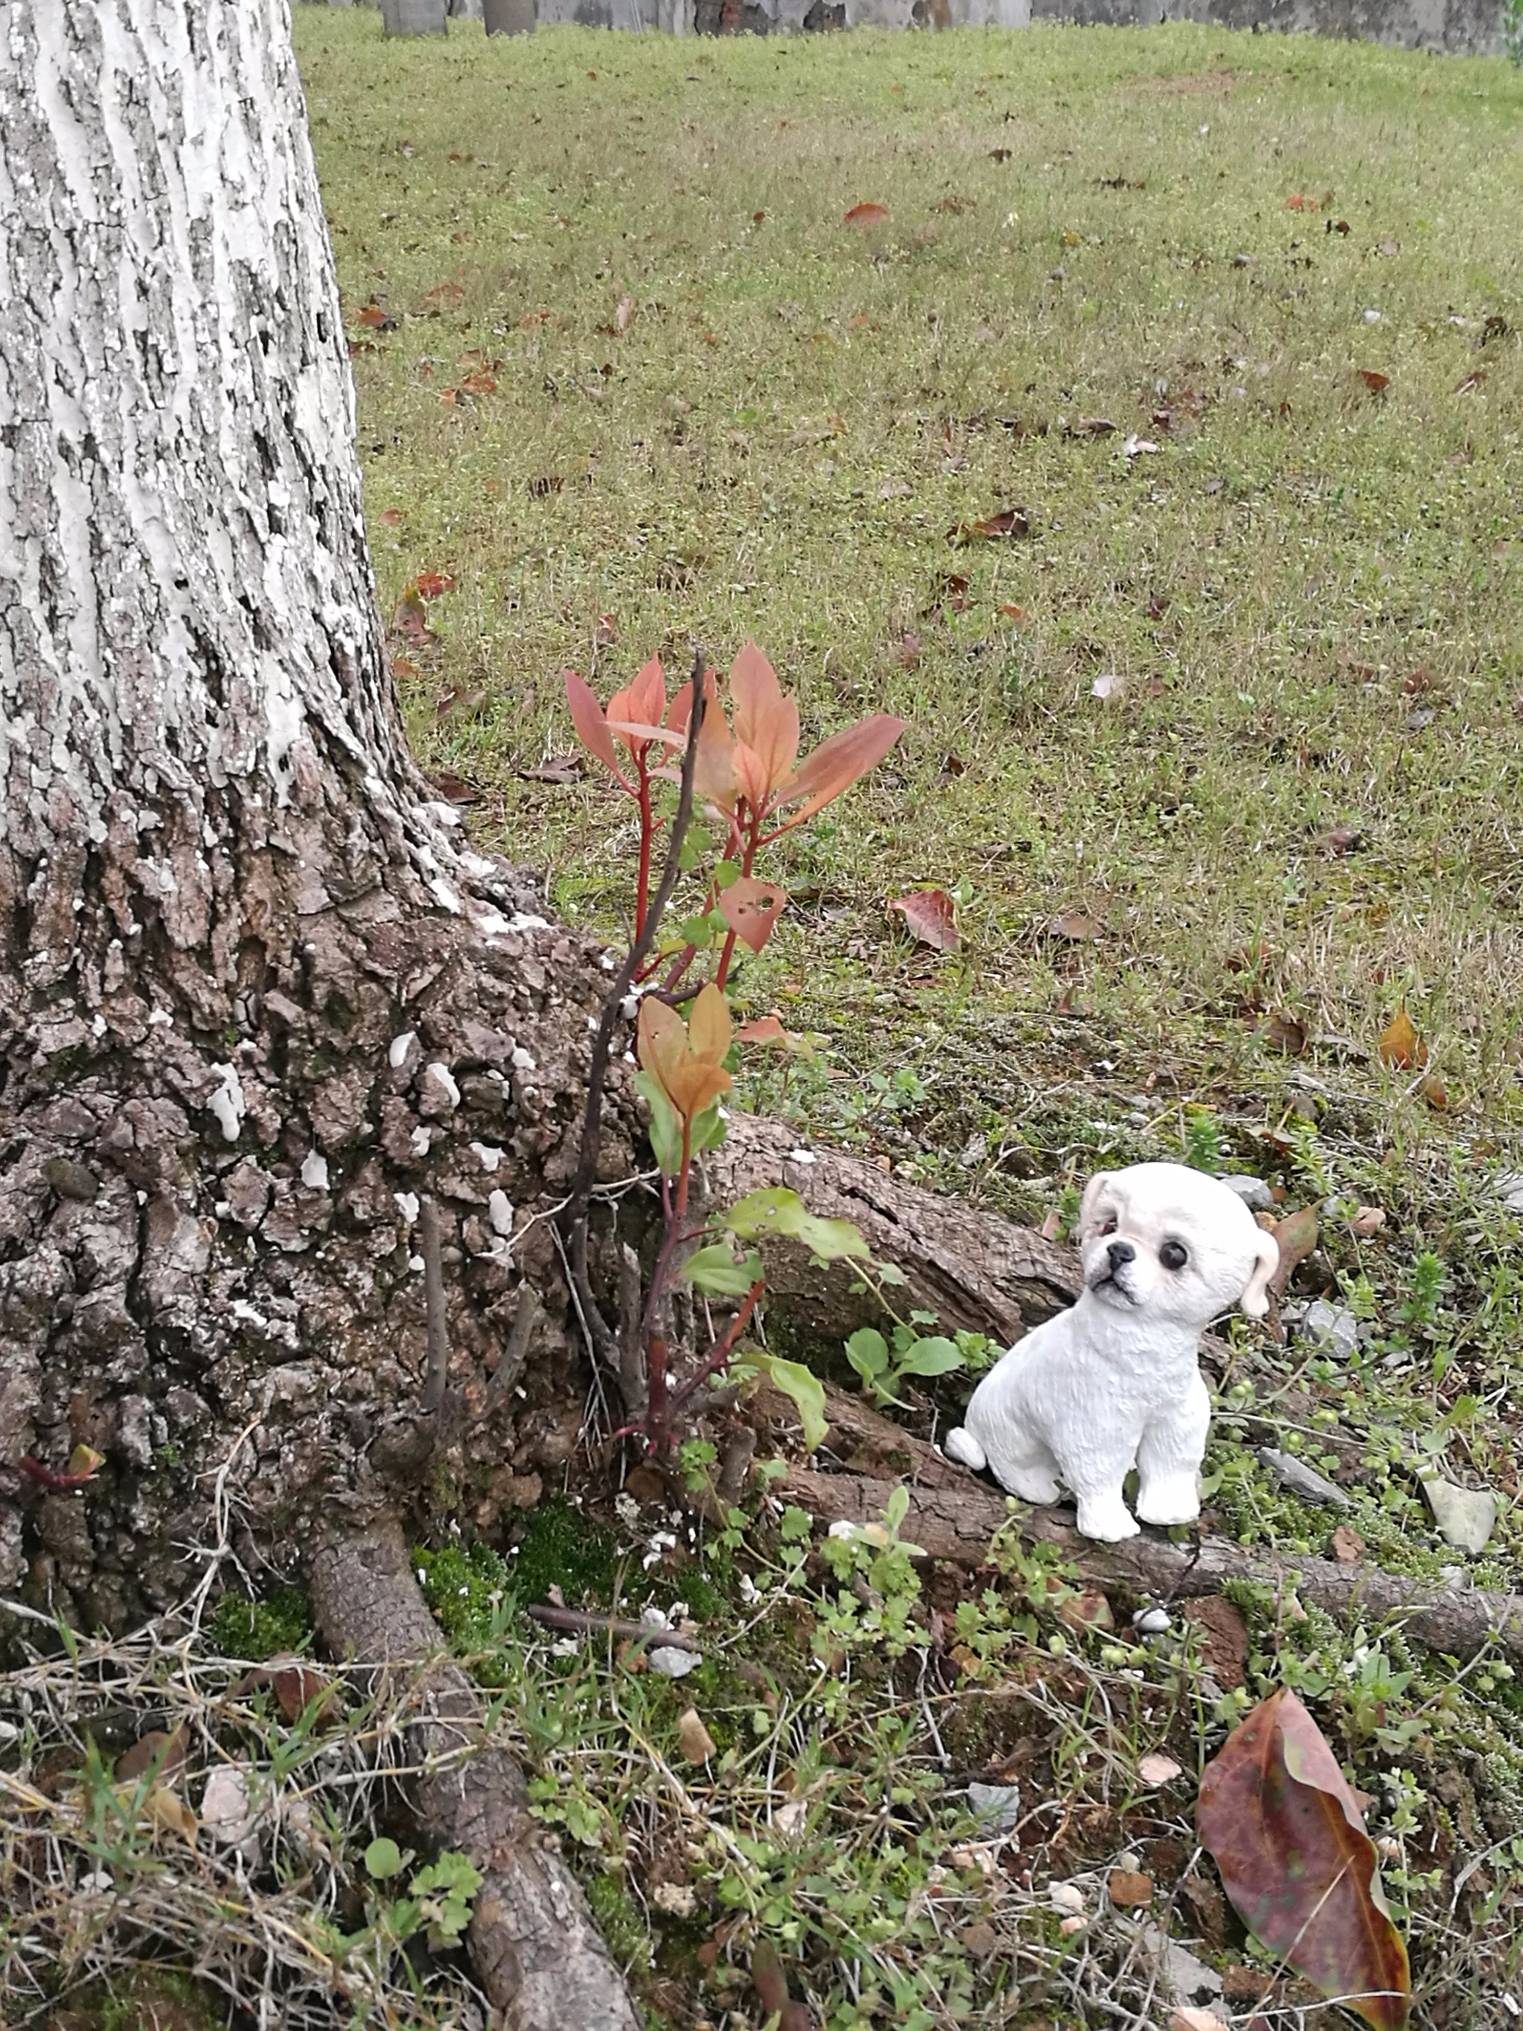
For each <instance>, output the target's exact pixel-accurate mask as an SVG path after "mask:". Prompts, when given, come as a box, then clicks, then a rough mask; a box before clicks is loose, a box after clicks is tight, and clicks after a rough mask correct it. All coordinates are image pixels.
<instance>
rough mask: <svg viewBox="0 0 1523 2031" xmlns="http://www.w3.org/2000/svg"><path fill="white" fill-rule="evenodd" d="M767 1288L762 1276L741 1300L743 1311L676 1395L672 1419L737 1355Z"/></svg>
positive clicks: (669, 1413)
mask: <svg viewBox="0 0 1523 2031" xmlns="http://www.w3.org/2000/svg"><path fill="white" fill-rule="evenodd" d="M766 1288H767V1280H766V1278H765V1277H760V1276H759V1277H758V1278H757V1279H756V1281H755V1283H754V1284H752V1286H751V1288H750V1289H749V1290H748V1291H747V1292H746V1294H745V1297H744V1298H743V1299H742V1300H741V1305H740V1310H739V1311H738V1312H737V1313H736V1314H735V1316H734V1318H733V1319H731V1321H730V1323H729V1325H728V1326H726V1327H725V1329H724V1331H723V1333H722V1334H721V1335H720V1336H719V1338H718V1339H717V1340H716V1341H715V1342H714V1345H713V1347H712V1349H711V1350H710V1353H709V1356H708V1359H707V1360H706V1361H705V1362H704V1363H703V1366H702V1367H701V1368H700V1369H699V1370H698V1371H697V1373H696V1374H695V1375H693V1376H691V1377H690V1378H689V1379H688V1381H686V1382H684V1383H683V1385H682V1387H681V1388H680V1389H679V1390H677V1391H676V1393H675V1394H674V1395H673V1397H672V1401H671V1408H670V1410H669V1411H668V1413H667V1415H668V1418H669V1419H671V1418H677V1417H680V1416H681V1414H682V1412H683V1411H684V1410H685V1409H686V1408H687V1405H688V1404H689V1402H691V1400H692V1398H693V1395H694V1393H695V1391H697V1390H698V1389H700V1388H701V1387H702V1386H703V1384H704V1383H705V1382H707V1381H708V1379H709V1377H710V1376H711V1375H717V1374H718V1373H719V1371H720V1370H721V1369H722V1368H723V1367H724V1366H725V1365H726V1363H727V1362H728V1361H729V1358H730V1356H731V1355H732V1354H733V1353H734V1352H735V1346H736V1342H737V1341H738V1340H739V1339H740V1336H741V1334H742V1333H743V1332H744V1331H745V1330H746V1328H747V1326H749V1325H750V1323H751V1314H752V1313H753V1312H754V1311H755V1310H756V1307H757V1305H758V1304H759V1303H760V1302H761V1294H762V1292H763V1291H764V1290H765V1289H766Z"/></svg>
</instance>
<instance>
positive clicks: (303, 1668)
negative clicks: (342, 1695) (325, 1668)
mask: <svg viewBox="0 0 1523 2031" xmlns="http://www.w3.org/2000/svg"><path fill="white" fill-rule="evenodd" d="M265 1669H266V1670H267V1671H268V1673H269V1677H270V1690H271V1691H272V1692H273V1693H274V1695H275V1697H276V1699H277V1700H278V1701H279V1702H280V1711H281V1712H282V1713H283V1714H284V1715H285V1717H286V1719H287V1720H288V1721H299V1720H300V1719H301V1717H302V1715H303V1714H304V1713H305V1712H306V1711H307V1708H308V1707H312V1708H313V1714H312V1725H313V1727H314V1728H328V1727H332V1725H333V1723H334V1721H335V1720H336V1719H337V1718H338V1717H337V1715H336V1713H335V1712H334V1703H335V1700H336V1699H337V1696H338V1687H337V1685H336V1684H335V1683H334V1681H333V1680H332V1679H331V1678H326V1677H324V1675H323V1673H322V1672H320V1671H314V1670H313V1669H312V1667H311V1666H310V1665H307V1664H297V1663H295V1662H287V1661H286V1660H285V1659H283V1658H276V1659H272V1660H271V1662H270V1663H269V1664H268V1665H267V1666H266V1667H265Z"/></svg>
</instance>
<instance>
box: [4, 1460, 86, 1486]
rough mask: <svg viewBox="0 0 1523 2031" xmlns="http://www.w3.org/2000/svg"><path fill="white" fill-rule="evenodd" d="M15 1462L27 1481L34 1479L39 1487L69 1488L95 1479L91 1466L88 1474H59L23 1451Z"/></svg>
mask: <svg viewBox="0 0 1523 2031" xmlns="http://www.w3.org/2000/svg"><path fill="white" fill-rule="evenodd" d="M16 1464H17V1465H18V1466H19V1467H20V1469H21V1471H22V1473H23V1474H25V1476H26V1478H27V1479H28V1480H29V1481H35V1482H36V1483H37V1486H38V1487H39V1488H50V1489H53V1490H55V1491H62V1490H65V1489H69V1488H83V1487H84V1486H85V1485H86V1484H87V1483H88V1482H90V1481H93V1480H94V1479H95V1474H96V1470H95V1468H93V1467H92V1468H91V1469H90V1471H89V1473H88V1474H60V1473H58V1472H56V1471H55V1470H54V1469H53V1468H52V1467H45V1466H44V1465H43V1464H42V1462H41V1460H38V1459H34V1458H33V1456H32V1455H31V1454H30V1453H23V1454H22V1456H21V1458H20V1459H19V1460H18V1461H17V1463H16Z"/></svg>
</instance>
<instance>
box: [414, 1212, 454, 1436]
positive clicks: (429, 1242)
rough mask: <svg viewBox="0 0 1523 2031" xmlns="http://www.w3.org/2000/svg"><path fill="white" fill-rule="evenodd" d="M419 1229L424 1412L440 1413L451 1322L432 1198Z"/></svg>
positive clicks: (446, 1368)
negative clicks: (447, 1316)
mask: <svg viewBox="0 0 1523 2031" xmlns="http://www.w3.org/2000/svg"><path fill="white" fill-rule="evenodd" d="M418 1232H419V1236H420V1238H421V1240H422V1242H423V1306H424V1331H425V1334H426V1344H427V1347H428V1369H427V1372H426V1374H425V1376H424V1379H423V1414H424V1416H425V1417H437V1416H438V1414H439V1412H440V1411H441V1410H442V1409H443V1408H444V1392H445V1389H446V1387H447V1385H448V1383H449V1325H448V1322H447V1321H446V1319H445V1316H444V1255H443V1251H442V1250H441V1248H440V1246H439V1209H438V1207H437V1206H436V1205H435V1204H434V1202H433V1200H432V1199H424V1200H423V1201H422V1202H421V1204H420V1205H419V1207H418Z"/></svg>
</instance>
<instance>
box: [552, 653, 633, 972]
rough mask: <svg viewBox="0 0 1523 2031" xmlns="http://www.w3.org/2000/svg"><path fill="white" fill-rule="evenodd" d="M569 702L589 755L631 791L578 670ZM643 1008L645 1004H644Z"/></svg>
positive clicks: (571, 674) (569, 678) (571, 677)
mask: <svg viewBox="0 0 1523 2031" xmlns="http://www.w3.org/2000/svg"><path fill="white" fill-rule="evenodd" d="M566 703H567V704H568V705H569V706H570V708H571V723H572V725H573V726H574V727H575V728H576V732H577V738H578V740H580V741H581V743H582V746H583V747H584V748H586V750H587V752H588V754H590V755H592V756H593V757H594V758H595V759H596V760H598V761H600V762H601V763H602V764H603V766H604V768H605V769H607V770H608V771H609V773H610V774H611V775H613V776H615V777H616V778H617V779H618V781H619V782H621V783H623V784H624V787H625V789H626V790H627V789H628V788H629V784H628V782H627V781H626V780H625V777H624V774H623V771H622V770H621V769H620V767H619V758H618V756H617V755H616V754H615V753H614V749H613V735H612V734H611V733H610V732H609V730H608V721H607V720H606V719H605V718H604V717H603V708H602V706H601V705H599V704H598V701H597V699H596V698H595V697H594V696H593V692H592V686H591V685H590V684H589V683H588V682H587V680H586V678H585V677H580V676H578V674H577V673H576V671H575V670H568V671H567V672H566ZM642 1006H643V1004H642Z"/></svg>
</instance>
